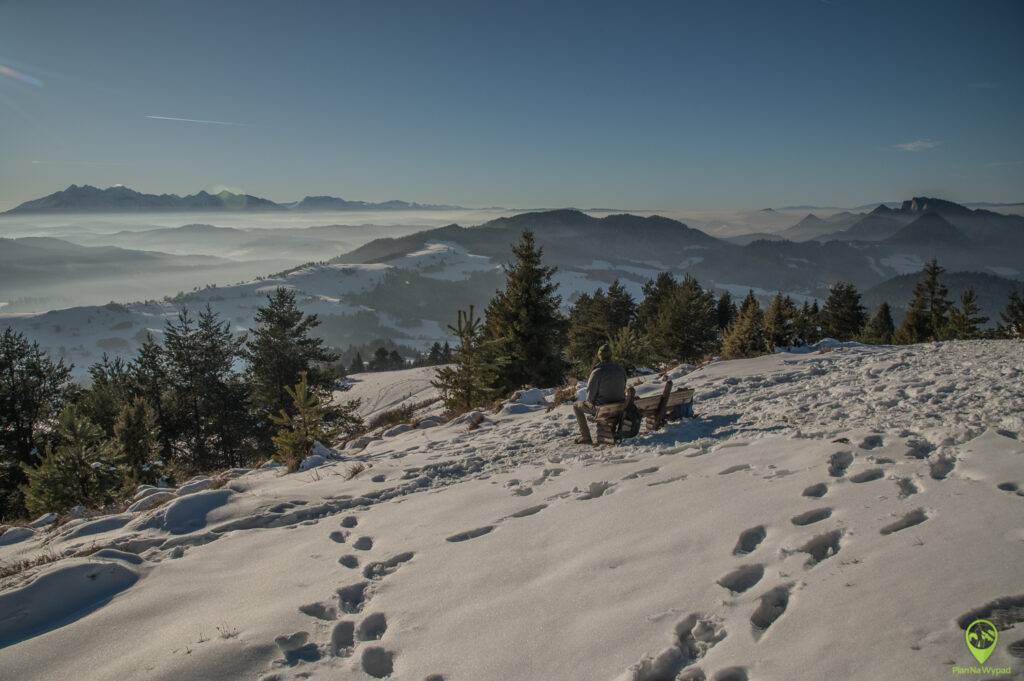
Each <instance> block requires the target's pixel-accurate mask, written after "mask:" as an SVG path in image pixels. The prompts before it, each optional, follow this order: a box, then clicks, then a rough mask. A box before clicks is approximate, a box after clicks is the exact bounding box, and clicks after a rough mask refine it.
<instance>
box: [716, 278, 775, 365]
mask: <svg viewBox="0 0 1024 681" xmlns="http://www.w3.org/2000/svg"><path fill="white" fill-rule="evenodd" d="M768 344H769V341H768V338H767V336H766V335H765V331H764V314H763V313H762V312H761V306H760V305H759V304H758V302H757V298H755V297H754V292H753V291H751V292H750V293H749V294H748V295H747V297H746V299H745V300H744V301H743V305H742V306H740V313H739V316H738V317H737V318H736V321H734V322H733V323H732V326H730V327H729V328H728V329H726V332H725V337H724V338H723V339H722V357H723V358H724V359H740V358H743V357H758V356H760V355H764V354H767V353H768V352H769V348H768Z"/></svg>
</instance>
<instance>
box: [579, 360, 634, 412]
mask: <svg viewBox="0 0 1024 681" xmlns="http://www.w3.org/2000/svg"><path fill="white" fill-rule="evenodd" d="M625 400H626V370H625V369H623V368H622V367H621V366H619V365H618V364H616V363H615V362H601V363H600V364H598V365H597V366H596V367H595V368H594V370H593V371H592V372H590V378H588V379H587V402H590V403H591V404H612V403H613V402H624V401H625Z"/></svg>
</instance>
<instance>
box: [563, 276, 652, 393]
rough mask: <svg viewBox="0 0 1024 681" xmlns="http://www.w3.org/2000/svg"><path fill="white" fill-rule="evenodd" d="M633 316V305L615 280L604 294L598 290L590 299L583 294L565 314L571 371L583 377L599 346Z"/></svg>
mask: <svg viewBox="0 0 1024 681" xmlns="http://www.w3.org/2000/svg"><path fill="white" fill-rule="evenodd" d="M635 314H636V303H635V302H634V301H633V298H632V296H630V295H629V293H628V292H627V291H626V289H625V288H624V287H623V286H622V285H621V284H619V282H618V280H616V281H615V282H613V283H612V285H611V286H610V287H609V288H608V293H607V294H605V292H604V291H603V290H602V289H598V290H597V291H596V292H594V294H593V295H590V294H587V293H584V294H582V295H581V296H580V297H579V298H577V300H576V303H575V304H574V305H573V307H572V309H571V310H570V311H569V330H568V344H567V347H566V353H565V354H566V357H567V359H568V360H569V363H570V365H571V368H572V370H573V371H574V372H575V373H576V374H577V375H578V376H583V375H586V373H587V372H589V371H590V369H591V368H592V366H593V363H594V356H595V355H596V353H597V349H598V348H599V347H601V345H603V344H605V343H608V342H609V341H610V340H611V339H612V338H614V337H615V336H616V334H618V332H619V331H620V330H621V329H623V328H625V327H626V326H628V325H629V324H630V322H631V321H632V320H633V317H634V315H635Z"/></svg>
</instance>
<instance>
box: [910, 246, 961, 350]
mask: <svg viewBox="0 0 1024 681" xmlns="http://www.w3.org/2000/svg"><path fill="white" fill-rule="evenodd" d="M944 271H945V270H943V269H942V268H941V267H939V263H938V262H937V261H936V260H934V259H932V260H930V261H928V263H927V264H926V265H925V266H924V269H923V270H921V278H920V279H919V280H918V282H917V284H916V285H915V286H914V294H913V297H912V298H911V301H910V306H909V307H908V308H907V316H906V317H904V318H903V323H902V324H901V325H900V328H899V330H898V331H897V332H896V342H897V343H900V344H903V345H907V344H910V343H927V342H929V341H934V340H938V339H939V338H940V337H941V334H942V332H943V330H944V329H945V328H946V326H947V324H948V323H949V308H950V306H951V304H950V302H949V300H948V298H947V296H948V294H949V291H948V289H947V288H946V287H945V286H944V285H943V283H942V281H941V280H940V279H939V276H940V275H941V274H942V273H943V272H944Z"/></svg>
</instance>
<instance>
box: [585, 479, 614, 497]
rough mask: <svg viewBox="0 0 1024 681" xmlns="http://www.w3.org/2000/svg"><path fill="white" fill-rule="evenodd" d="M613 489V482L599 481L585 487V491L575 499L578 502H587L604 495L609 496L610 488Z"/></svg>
mask: <svg viewBox="0 0 1024 681" xmlns="http://www.w3.org/2000/svg"><path fill="white" fill-rule="evenodd" d="M613 487H615V483H614V482H608V481H607V480H601V481H600V482H592V483H590V485H589V486H588V487H587V490H586V491H585V492H583V493H582V494H580V495H579V496H577V497H576V499H577V500H578V501H588V500H590V499H597V498H598V497H602V496H604V495H605V494H611V490H612V488H613Z"/></svg>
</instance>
